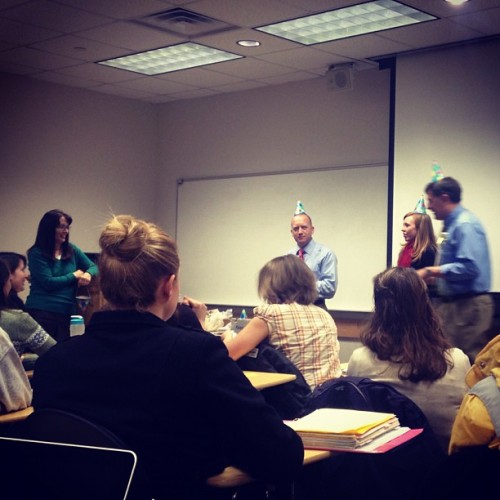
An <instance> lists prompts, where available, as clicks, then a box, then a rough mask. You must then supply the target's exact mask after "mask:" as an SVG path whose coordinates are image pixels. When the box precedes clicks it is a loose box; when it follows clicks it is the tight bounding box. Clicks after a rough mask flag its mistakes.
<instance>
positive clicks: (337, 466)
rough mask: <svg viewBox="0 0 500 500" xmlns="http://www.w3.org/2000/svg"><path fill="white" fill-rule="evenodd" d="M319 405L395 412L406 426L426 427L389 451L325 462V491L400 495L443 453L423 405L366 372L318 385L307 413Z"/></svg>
mask: <svg viewBox="0 0 500 500" xmlns="http://www.w3.org/2000/svg"><path fill="white" fill-rule="evenodd" d="M318 408H350V409H354V410H367V411H379V412H386V413H394V414H395V415H396V416H397V417H398V419H399V421H400V423H401V425H402V426H404V427H410V428H423V429H424V431H423V432H422V433H421V434H419V435H418V436H416V437H415V438H414V439H411V440H410V441H408V442H407V443H404V444H403V445H401V446H398V447H396V448H394V449H392V450H391V451H388V452H387V453H382V454H376V455H371V454H367V453H342V454H338V455H335V456H334V457H332V458H331V459H329V460H327V461H325V462H323V463H321V468H322V475H321V477H322V479H321V480H322V481H324V483H325V484H324V485H323V487H324V489H325V490H326V491H327V492H330V491H332V492H335V493H336V494H338V496H339V497H346V498H352V499H364V498H370V497H371V496H373V493H374V492H377V498H385V500H400V499H401V498H410V497H411V492H412V491H413V490H414V489H415V488H416V486H417V484H418V483H419V482H420V481H421V480H422V479H423V478H424V477H425V475H426V474H427V473H428V472H429V471H430V470H432V469H433V468H434V467H436V466H437V465H438V464H440V463H441V461H442V460H444V458H445V454H444V452H443V451H442V450H441V448H440V446H439V444H438V441H437V439H436V436H435V435H434V432H433V430H432V428H431V426H430V425H429V423H428V421H427V418H426V416H425V414H424V413H423V411H422V410H421V409H420V408H419V407H418V405H416V404H415V403H414V402H413V401H412V400H411V399H410V398H408V397H407V396H405V395H404V394H402V393H400V392H399V391H397V390H396V389H395V388H394V387H392V386H391V385H389V384H385V383H383V382H376V381H373V380H370V379H367V378H360V377H342V378H339V379H334V380H329V381H328V382H325V383H324V384H322V385H321V386H319V387H317V388H316V389H315V390H314V391H313V393H312V396H311V398H309V400H308V402H307V405H306V406H305V408H304V411H303V415H306V414H308V413H310V412H312V411H314V410H316V409H318Z"/></svg>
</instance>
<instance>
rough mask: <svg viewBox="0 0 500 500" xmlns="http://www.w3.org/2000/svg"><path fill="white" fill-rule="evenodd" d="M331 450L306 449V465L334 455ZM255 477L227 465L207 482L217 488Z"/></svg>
mask: <svg viewBox="0 0 500 500" xmlns="http://www.w3.org/2000/svg"><path fill="white" fill-rule="evenodd" d="M332 453H333V452H331V451H326V450H304V462H303V464H304V465H309V464H313V463H314V462H319V461H320V460H324V459H325V458H329V457H331V456H332ZM253 481H254V479H253V478H252V477H251V476H249V475H248V474H247V473H246V472H243V471H242V470H241V469H238V468H237V467H232V466H230V467H226V468H225V469H224V470H223V471H222V472H221V473H220V474H217V475H216V476H212V477H209V478H208V479H207V484H208V485H209V486H214V487H216V488H236V487H238V486H243V485H245V484H248V483H251V482H253Z"/></svg>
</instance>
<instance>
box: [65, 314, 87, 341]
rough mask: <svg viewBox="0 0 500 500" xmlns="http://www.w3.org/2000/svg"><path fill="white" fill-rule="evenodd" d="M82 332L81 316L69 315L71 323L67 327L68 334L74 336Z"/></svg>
mask: <svg viewBox="0 0 500 500" xmlns="http://www.w3.org/2000/svg"><path fill="white" fill-rule="evenodd" d="M82 333H85V322H84V321H83V316H78V315H74V316H71V324H70V327H69V334H70V336H71V337H74V336H75V335H81V334H82Z"/></svg>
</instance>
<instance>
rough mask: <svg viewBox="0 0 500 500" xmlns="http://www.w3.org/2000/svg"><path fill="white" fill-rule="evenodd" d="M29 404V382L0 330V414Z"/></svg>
mask: <svg viewBox="0 0 500 500" xmlns="http://www.w3.org/2000/svg"><path fill="white" fill-rule="evenodd" d="M30 404H31V386H30V382H29V380H28V377H27V376H26V372H25V371H24V368H23V365H22V364H21V360H20V358H19V355H18V354H17V352H16V350H15V349H14V346H13V345H12V342H11V340H10V339H9V336H8V335H7V333H5V331H4V330H2V328H0V413H8V412H10V411H16V410H22V409H23V408H27V407H28V406H29V405H30Z"/></svg>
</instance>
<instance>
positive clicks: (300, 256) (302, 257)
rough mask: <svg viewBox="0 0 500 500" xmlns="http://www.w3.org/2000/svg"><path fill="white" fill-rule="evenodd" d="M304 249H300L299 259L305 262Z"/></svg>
mask: <svg viewBox="0 0 500 500" xmlns="http://www.w3.org/2000/svg"><path fill="white" fill-rule="evenodd" d="M304 253H305V252H304V249H303V248H299V259H300V260H304Z"/></svg>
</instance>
